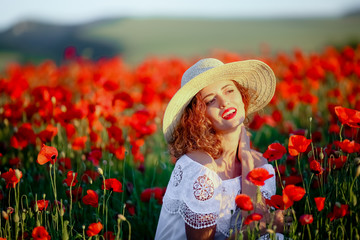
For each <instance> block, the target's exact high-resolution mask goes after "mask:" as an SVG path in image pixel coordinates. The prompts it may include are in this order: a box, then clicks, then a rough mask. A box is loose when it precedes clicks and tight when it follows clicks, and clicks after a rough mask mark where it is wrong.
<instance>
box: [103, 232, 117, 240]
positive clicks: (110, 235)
mask: <svg viewBox="0 0 360 240" xmlns="http://www.w3.org/2000/svg"><path fill="white" fill-rule="evenodd" d="M104 238H105V240H115V234H114V232H110V231H107V232H105V233H104Z"/></svg>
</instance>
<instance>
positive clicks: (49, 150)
mask: <svg viewBox="0 0 360 240" xmlns="http://www.w3.org/2000/svg"><path fill="white" fill-rule="evenodd" d="M57 157H58V150H57V149H56V148H54V147H49V146H46V145H45V144H43V145H42V148H41V150H40V152H39V154H38V157H37V160H36V161H37V163H38V164H40V165H44V164H45V163H47V162H51V164H54V163H55V162H56V159H57Z"/></svg>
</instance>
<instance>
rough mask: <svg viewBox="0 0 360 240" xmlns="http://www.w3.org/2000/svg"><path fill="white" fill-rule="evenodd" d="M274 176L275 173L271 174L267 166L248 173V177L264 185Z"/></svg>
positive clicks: (253, 181) (255, 183)
mask: <svg viewBox="0 0 360 240" xmlns="http://www.w3.org/2000/svg"><path fill="white" fill-rule="evenodd" d="M273 176H274V174H269V172H268V171H267V170H266V169H265V168H254V169H253V170H251V171H250V172H249V173H248V175H247V176H246V179H247V180H249V181H250V182H252V183H253V184H254V185H256V186H264V184H265V181H266V180H267V179H269V178H271V177H273Z"/></svg>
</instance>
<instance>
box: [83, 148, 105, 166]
mask: <svg viewBox="0 0 360 240" xmlns="http://www.w3.org/2000/svg"><path fill="white" fill-rule="evenodd" d="M101 158H102V152H101V149H98V148H96V149H93V150H91V152H89V154H88V156H87V160H89V161H90V162H92V164H93V165H94V166H99V162H100V159H101Z"/></svg>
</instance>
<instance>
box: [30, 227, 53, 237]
mask: <svg viewBox="0 0 360 240" xmlns="http://www.w3.org/2000/svg"><path fill="white" fill-rule="evenodd" d="M31 236H32V237H33V239H34V240H49V239H51V237H50V235H49V233H48V232H47V231H46V229H45V228H44V227H43V226H39V227H35V228H34V229H33V231H32V234H31Z"/></svg>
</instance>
